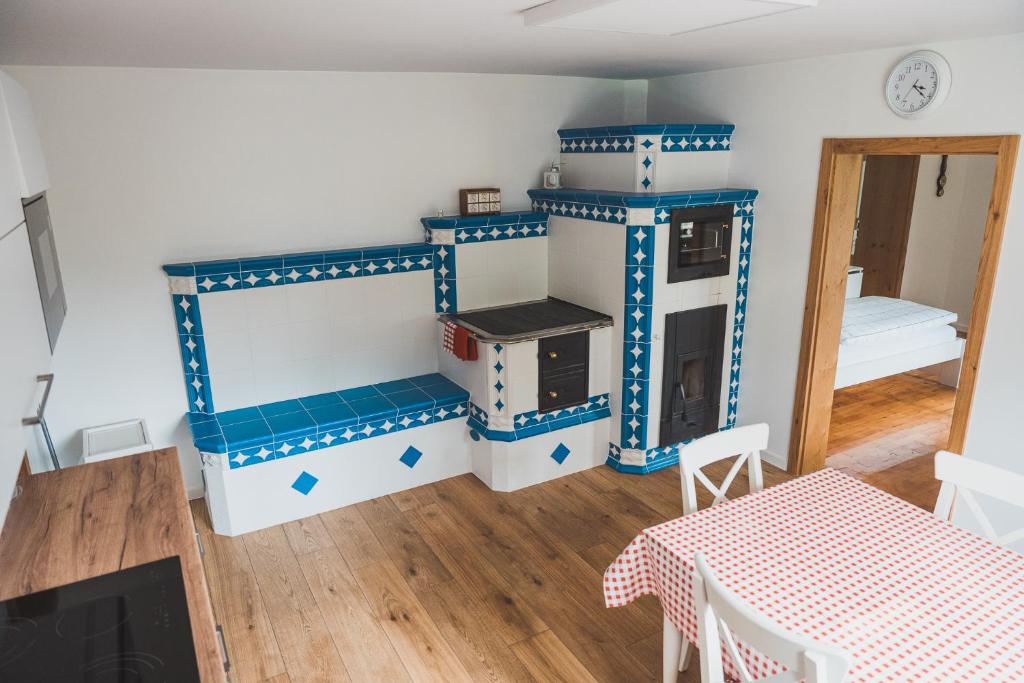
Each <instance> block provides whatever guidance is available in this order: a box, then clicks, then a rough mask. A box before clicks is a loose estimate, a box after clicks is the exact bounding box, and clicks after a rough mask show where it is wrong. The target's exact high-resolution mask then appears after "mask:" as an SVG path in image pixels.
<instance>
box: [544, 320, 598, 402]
mask: <svg viewBox="0 0 1024 683" xmlns="http://www.w3.org/2000/svg"><path fill="white" fill-rule="evenodd" d="M537 349H538V356H539V357H538V359H537V360H538V363H537V366H538V370H539V375H540V376H539V378H538V379H539V380H540V381H539V382H538V387H539V389H540V391H539V395H538V396H537V407H538V410H539V412H542V413H548V412H551V411H552V410H558V409H559V408H568V407H570V406H576V405H580V404H581V403H586V402H587V397H588V394H587V390H588V382H589V376H590V332H573V333H571V334H562V335H558V336H557V337H546V338H544V339H541V340H539V342H538V344H537Z"/></svg>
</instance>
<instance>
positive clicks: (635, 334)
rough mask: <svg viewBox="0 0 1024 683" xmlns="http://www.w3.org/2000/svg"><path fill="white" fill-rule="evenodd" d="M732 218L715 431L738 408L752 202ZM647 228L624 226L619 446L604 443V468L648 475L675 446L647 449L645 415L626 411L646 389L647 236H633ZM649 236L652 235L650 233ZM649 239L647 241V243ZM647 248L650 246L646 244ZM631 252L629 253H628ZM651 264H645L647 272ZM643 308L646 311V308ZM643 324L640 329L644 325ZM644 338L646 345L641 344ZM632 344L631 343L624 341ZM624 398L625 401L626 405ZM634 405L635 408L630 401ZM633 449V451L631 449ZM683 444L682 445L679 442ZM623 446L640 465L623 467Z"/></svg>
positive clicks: (665, 462) (673, 458)
mask: <svg viewBox="0 0 1024 683" xmlns="http://www.w3.org/2000/svg"><path fill="white" fill-rule="evenodd" d="M733 217H734V218H739V219H740V245H739V256H738V257H737V272H736V300H735V306H734V309H735V312H734V315H733V337H732V346H731V363H730V366H729V368H730V370H729V378H728V383H727V384H726V385H725V386H723V396H724V397H726V400H727V401H728V405H729V408H728V412H727V416H726V421H725V425H724V426H723V427H722V428H721V429H722V430H725V429H732V428H733V427H735V426H736V414H737V409H738V406H739V391H740V367H741V365H742V360H743V339H744V337H745V326H746V309H747V293H748V289H749V284H750V250H751V246H752V242H753V230H754V202H753V200H752V199H751V200H749V201H743V202H737V203H736V204H735V205H734V211H733ZM645 230H648V228H644V227H639V226H630V227H629V228H627V238H626V273H627V274H626V305H625V313H626V317H625V325H626V331H625V335H626V339H624V340H623V359H622V360H623V362H622V368H623V373H622V374H623V378H622V384H623V389H622V397H623V400H622V424H621V425H620V427H621V429H620V436H621V438H620V444H623V445H622V446H620V445H619V444H616V443H614V442H612V443H609V444H608V459H607V461H606V464H607V465H608V466H609V467H612V468H613V469H615V470H618V471H620V472H625V473H630V474H649V473H651V472H656V471H658V470H660V469H664V468H666V467H670V466H672V465H675V464H676V463H678V462H679V446H680V445H681V444H673V445H671V446H666V447H655V448H647V434H646V425H647V422H648V420H647V414H643V415H640V414H635V413H629V412H627V410H628V409H630V408H633V407H634V406H644V407H645V413H646V412H647V410H646V406H648V405H649V403H648V400H649V398H650V397H649V396H648V395H647V385H648V381H649V379H650V358H649V356H650V353H649V352H650V343H649V335H650V324H649V322H650V321H649V318H650V316H646V318H645V317H644V316H643V315H641V314H642V313H643V312H644V308H643V306H644V304H643V302H644V301H650V296H651V290H650V289H647V290H645V289H644V288H643V285H642V284H641V283H644V282H650V281H651V278H650V277H647V276H649V275H650V272H645V270H644V265H643V264H644V263H645V262H646V259H641V258H640V254H641V253H645V252H644V249H643V247H642V246H641V247H640V248H639V249H637V247H638V245H642V244H643V242H644V241H645V240H647V239H649V238H650V237H649V236H648V235H646V234H645V235H643V236H641V234H640V232H639V231H645ZM649 232H650V233H652V234H653V232H654V230H653V229H650V230H649ZM650 239H653V238H650ZM650 244H651V246H653V242H651V243H650ZM631 250H632V251H631ZM651 265H652V264H650V263H648V266H647V267H650V266H651ZM648 309H649V307H648ZM645 324H646V326H645ZM645 335H646V338H647V343H645V342H644V339H645ZM631 339H635V341H630V340H631ZM627 399H631V401H630V402H627ZM633 400H635V404H634V403H633V402H632V401H633ZM634 443H635V444H636V445H635V446H634V445H633V444H634ZM683 443H688V442H683ZM623 447H628V448H632V449H637V450H643V451H644V464H643V465H623V464H622V462H621V452H622V448H623Z"/></svg>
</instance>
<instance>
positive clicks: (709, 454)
mask: <svg viewBox="0 0 1024 683" xmlns="http://www.w3.org/2000/svg"><path fill="white" fill-rule="evenodd" d="M767 447H768V425H766V424H764V423H761V424H754V425H746V426H744V427H733V428H732V429H727V430H725V431H723V432H716V433H714V434H708V435H707V436H702V437H701V438H699V439H696V440H694V441H691V442H690V443H688V444H686V445H684V446H680V447H679V474H680V478H681V480H682V486H683V514H684V515H689V514H691V513H694V512H696V511H697V486H696V482H697V481H699V482H700V483H701V484H703V485H704V487H705V488H707V490H708V491H710V492H711V493H712V494H714V496H715V499H714V501H712V503H711V504H712V505H717V504H718V503H720V502H722V501H723V500H725V499H726V498H725V494H726V491H728V490H729V486H730V485H731V484H732V481H733V479H735V478H736V474H737V473H738V472H739V471H740V468H741V467H743V463H747V479H748V482H749V488H750V492H751V493H753V492H754V491H760V490H761V489H762V488H764V476H763V475H762V473H761V451H763V450H764V449H766V448H767ZM734 455H739V456H740V457H738V458H736V462H734V463H733V464H732V468H731V469H730V470H729V473H728V474H726V475H725V479H723V480H722V483H721V485H720V486H715V485H714V484H712V483H711V480H710V479H708V478H707V475H705V474H704V473H703V472H701V469H700V468H702V467H704V466H705V465H709V464H711V463H713V462H718V461H719V460H725V459H726V458H731V457H733V456H734Z"/></svg>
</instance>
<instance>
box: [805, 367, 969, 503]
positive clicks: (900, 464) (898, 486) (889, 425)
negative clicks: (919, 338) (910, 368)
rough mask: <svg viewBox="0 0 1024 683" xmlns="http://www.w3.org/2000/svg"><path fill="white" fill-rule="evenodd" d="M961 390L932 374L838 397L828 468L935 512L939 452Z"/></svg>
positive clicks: (921, 373) (849, 390)
mask: <svg viewBox="0 0 1024 683" xmlns="http://www.w3.org/2000/svg"><path fill="white" fill-rule="evenodd" d="M955 400H956V390H955V389H953V388H952V387H948V386H945V385H943V384H940V383H939V382H938V381H936V379H935V378H934V376H933V375H932V374H930V373H928V372H927V371H914V372H908V373H903V374H901V375H893V376H891V377H884V378H882V379H878V380H874V381H872V382H865V383H863V384H857V385H855V386H852V387H847V388H845V389H839V390H838V391H836V392H835V398H834V401H833V404H832V421H831V423H830V426H829V441H828V455H827V458H826V461H825V462H826V464H827V465H828V466H829V467H834V468H836V469H838V470H841V471H843V472H846V473H847V474H849V475H851V476H854V477H857V478H858V479H863V480H864V481H866V482H867V483H869V484H871V485H872V486H875V487H877V488H880V489H882V490H883V491H887V492H889V493H891V494H893V495H894V496H897V497H899V498H902V499H904V500H907V501H909V502H911V503H913V504H915V505H917V506H919V507H922V508H925V509H926V510H931V509H932V508H934V506H935V499H936V498H937V497H938V494H939V483H938V482H937V481H936V480H935V471H934V465H933V458H934V454H935V451H937V450H940V449H942V448H945V447H946V440H947V439H948V438H949V427H950V422H951V420H952V418H953V403H954V401H955Z"/></svg>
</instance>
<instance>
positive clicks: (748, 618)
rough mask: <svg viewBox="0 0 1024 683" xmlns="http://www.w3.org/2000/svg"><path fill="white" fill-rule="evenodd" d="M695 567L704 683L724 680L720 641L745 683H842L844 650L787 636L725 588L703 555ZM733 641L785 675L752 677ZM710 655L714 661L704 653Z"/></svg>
mask: <svg viewBox="0 0 1024 683" xmlns="http://www.w3.org/2000/svg"><path fill="white" fill-rule="evenodd" d="M694 563H695V565H696V569H695V571H694V575H693V578H694V605H695V608H696V610H697V634H698V639H699V648H700V653H701V656H700V672H701V682H702V683H722V682H723V681H724V680H725V674H724V670H723V666H722V657H721V655H720V653H721V652H722V643H723V642H724V643H725V648H726V651H727V653H728V655H729V657H730V658H731V659H732V662H733V665H734V667H735V668H736V670H737V671H738V672H739V675H740V681H742V682H743V683H747V682H748V681H757V680H760V681H765V682H767V681H771V682H772V683H783V682H791V683H796V682H797V681H807V683H840V682H841V681H842V680H843V678H844V677H845V676H846V672H847V670H848V669H849V668H850V657H849V655H848V654H847V653H846V652H845V651H844V650H843V649H841V648H838V647H836V646H834V645H832V644H830V643H822V642H818V641H815V640H814V639H812V638H808V637H807V636H803V635H800V634H797V633H790V632H788V631H786V630H785V629H783V628H782V627H781V626H779V625H778V624H776V623H775V622H773V621H772V620H771V619H769V618H768V617H766V616H764V615H763V614H761V613H760V612H758V611H757V610H755V609H754V608H753V607H751V606H750V605H748V604H747V603H745V602H744V601H743V600H741V599H740V598H739V597H737V596H736V594H734V593H733V592H732V591H730V590H729V589H728V588H726V587H725V586H723V585H722V584H721V582H719V580H718V579H717V578H716V577H715V575H714V573H713V572H712V571H711V568H710V567H708V564H707V561H706V560H705V558H704V556H703V555H702V554H701V553H697V555H696V557H695V558H694ZM737 639H738V640H739V642H741V643H742V644H743V646H744V647H747V648H750V649H752V650H754V651H756V652H757V653H759V654H761V655H763V656H764V657H768V658H770V659H772V660H774V661H776V662H778V663H779V664H781V665H782V666H784V667H786V671H783V672H781V673H778V674H771V675H769V676H767V677H764V678H760V679H756V678H754V677H753V676H752V675H751V673H750V671H749V670H748V669H747V666H746V664H745V662H744V660H743V657H742V655H741V654H740V649H739V645H738V644H737ZM712 652H713V653H715V654H714V656H711V655H708V654H707V653H712Z"/></svg>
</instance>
